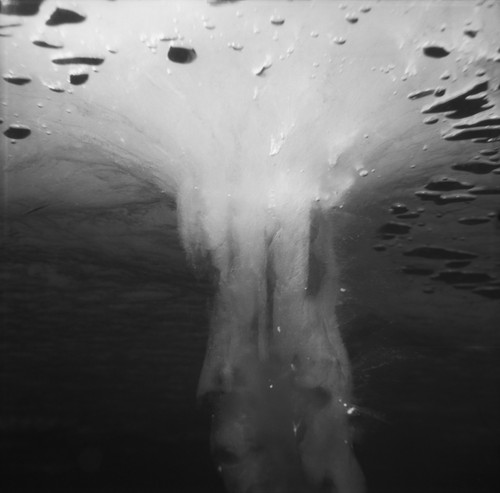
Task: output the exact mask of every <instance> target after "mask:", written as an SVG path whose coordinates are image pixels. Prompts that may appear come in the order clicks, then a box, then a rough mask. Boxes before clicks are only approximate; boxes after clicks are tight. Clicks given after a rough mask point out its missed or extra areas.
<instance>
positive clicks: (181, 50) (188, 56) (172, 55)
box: [167, 46, 197, 64]
mask: <svg viewBox="0 0 500 493" xmlns="http://www.w3.org/2000/svg"><path fill="white" fill-rule="evenodd" d="M196 56H197V55H196V51H195V50H194V49H193V48H187V47H184V46H171V47H170V48H169V50H168V54H167V57H168V59H169V60H170V61H171V62H174V63H182V64H186V63H191V62H193V61H194V60H196Z"/></svg>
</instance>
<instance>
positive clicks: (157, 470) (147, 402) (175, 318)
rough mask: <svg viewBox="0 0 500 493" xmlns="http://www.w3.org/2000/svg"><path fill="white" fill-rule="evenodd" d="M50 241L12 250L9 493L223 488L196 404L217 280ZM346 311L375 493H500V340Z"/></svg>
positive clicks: (4, 382) (177, 266) (5, 472)
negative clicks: (450, 333) (453, 334)
mask: <svg viewBox="0 0 500 493" xmlns="http://www.w3.org/2000/svg"><path fill="white" fill-rule="evenodd" d="M164 240H165V241H167V240H169V238H167V237H166V236H165V238H164ZM148 241H149V240H148ZM148 241H146V243H145V244H146V246H147V243H148ZM151 241H152V240H151ZM49 244H50V247H49V246H47V244H42V243H33V242H30V241H26V240H20V239H17V240H15V235H14V236H11V241H8V242H6V247H5V249H4V251H3V254H2V259H3V267H2V281H3V283H2V284H3V302H2V313H3V325H2V329H1V330H2V332H1V341H0V343H1V364H2V367H1V372H0V385H1V396H2V397H1V404H0V437H1V445H0V450H1V468H2V471H1V478H2V479H1V482H2V491H19V492H38V491H40V492H42V491H43V492H45V491H79V492H108V491H124V492H138V493H139V492H156V491H176V492H183V491H186V492H214V493H215V492H217V493H222V492H223V488H222V484H221V481H220V479H219V477H218V475H217V473H216V471H215V468H214V467H213V465H212V462H211V459H210V455H209V445H208V419H207V417H206V415H205V413H204V412H203V410H202V409H200V408H199V407H198V406H197V403H196V399H195V394H196V385H197V380H198V375H199V372H200V369H201V365H202V362H203V356H204V349H205V342H206V337H207V330H208V299H209V298H210V295H211V294H212V289H211V288H210V286H209V284H208V283H206V282H203V281H200V280H197V279H196V278H195V277H194V276H193V275H192V273H191V271H190V269H189V268H188V267H187V266H186V265H185V263H179V262H178V261H176V262H174V261H173V260H172V258H173V257H172V256H170V257H169V256H168V255H167V256H166V257H165V258H164V259H163V260H162V256H161V255H159V254H158V252H157V251H156V250H154V249H149V250H148V248H146V247H144V248H143V250H141V249H139V250H134V249H132V248H128V249H125V252H126V253H123V252H122V251H121V250H120V251H119V249H118V248H116V250H113V247H107V248H104V249H102V250H95V249H94V250H92V249H87V248H85V244H84V245H83V246H81V248H78V247H76V246H75V245H74V244H69V243H66V244H65V243H64V242H59V244H58V243H57V242H55V241H51V242H49ZM132 251H133V254H132V253H130V252H132ZM127 252H128V253H127ZM152 252H153V253H152ZM154 252H156V253H154ZM157 254H158V255H157ZM138 259H139V260H138ZM145 259H146V261H145ZM354 291H355V290H354ZM492 302H495V301H492ZM339 313H340V319H341V322H342V326H343V330H344V334H345V339H346V343H347V346H348V349H349V352H350V354H351V359H352V363H353V369H354V377H355V400H356V404H357V405H358V406H359V409H360V411H359V413H358V415H357V416H356V417H354V418H353V424H354V425H355V427H356V430H357V431H356V433H357V435H358V445H357V455H358V457H359V459H360V463H361V465H362V467H363V469H364V471H365V474H366V476H367V481H368V484H369V491H371V492H375V493H386V492H394V493H395V492H410V493H413V492H414V493H420V492H436V493H438V492H439V493H447V492H454V493H456V492H463V493H466V492H467V493H469V492H478V493H480V492H484V493H486V492H492V491H494V490H495V491H496V483H497V477H498V476H497V470H498V465H499V460H498V459H499V443H500V441H499V437H500V425H499V410H500V394H499V388H500V386H499V383H500V382H499V380H500V378H499V365H498V361H499V353H500V347H499V346H498V345H496V344H492V343H491V341H492V340H493V341H494V340H498V339H497V338H484V337H483V338H482V339H481V337H480V338H479V339H477V338H476V339H474V338H473V337H472V338H471V337H466V336H465V335H464V336H463V337H462V336H460V334H457V337H456V338H454V339H453V340H450V338H449V337H448V336H446V337H445V336H444V335H442V334H443V331H442V330H441V328H440V327H438V326H436V327H432V322H431V321H427V322H426V323H427V325H426V326H425V327H423V326H422V325H421V324H422V322H421V321H414V320H411V319H409V320H408V326H407V327H401V326H399V325H398V326H396V325H395V324H394V323H392V322H391V319H390V314H388V316H387V317H386V318H380V317H377V316H374V314H373V313H371V312H370V311H369V310H367V309H366V308H364V307H363V305H362V304H360V303H359V300H356V299H355V298H353V299H351V300H350V301H349V302H346V303H345V304H344V305H342V306H341V307H340V309H339ZM478 320H480V318H478ZM419 328H421V329H422V330H420V329H419ZM423 329H425V330H423ZM448 329H449V328H448ZM493 330H494V327H492V328H491V331H493ZM473 331H474V328H472V332H473ZM491 331H490V332H491ZM444 333H448V331H444Z"/></svg>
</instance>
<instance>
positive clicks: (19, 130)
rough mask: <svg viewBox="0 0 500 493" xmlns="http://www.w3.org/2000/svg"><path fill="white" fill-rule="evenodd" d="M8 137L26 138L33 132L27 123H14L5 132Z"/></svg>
mask: <svg viewBox="0 0 500 493" xmlns="http://www.w3.org/2000/svg"><path fill="white" fill-rule="evenodd" d="M3 134H4V135H5V136H6V137H7V138H8V139H13V140H18V139H25V138H26V137H28V136H29V135H30V134H31V129H30V128H29V127H27V126H26V125H20V124H17V123H14V124H12V125H9V128H8V129H7V130H5V132H4V133H3Z"/></svg>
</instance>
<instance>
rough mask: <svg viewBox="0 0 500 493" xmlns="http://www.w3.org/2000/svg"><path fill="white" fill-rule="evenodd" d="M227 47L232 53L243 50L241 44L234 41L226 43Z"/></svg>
mask: <svg viewBox="0 0 500 493" xmlns="http://www.w3.org/2000/svg"><path fill="white" fill-rule="evenodd" d="M227 46H228V47H229V48H231V49H232V50H234V51H241V50H242V49H243V45H242V44H241V43H237V42H235V41H232V42H231V43H228V44H227Z"/></svg>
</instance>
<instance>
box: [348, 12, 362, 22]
mask: <svg viewBox="0 0 500 493" xmlns="http://www.w3.org/2000/svg"><path fill="white" fill-rule="evenodd" d="M345 20H346V21H347V22H349V23H350V24H356V22H358V21H359V17H358V16H357V15H356V14H355V13H353V12H350V13H349V14H346V16H345Z"/></svg>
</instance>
